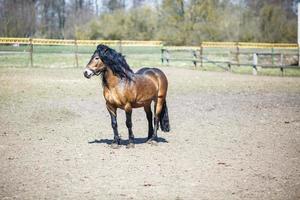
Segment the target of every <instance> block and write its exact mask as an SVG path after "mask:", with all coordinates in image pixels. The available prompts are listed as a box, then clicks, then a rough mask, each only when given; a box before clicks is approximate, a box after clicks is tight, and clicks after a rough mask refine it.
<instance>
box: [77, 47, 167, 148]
mask: <svg viewBox="0 0 300 200" xmlns="http://www.w3.org/2000/svg"><path fill="white" fill-rule="evenodd" d="M83 74H84V77H86V78H88V79H90V78H91V77H92V76H94V75H96V76H100V77H101V79H102V87H103V96H104V99H105V101H106V108H107V110H108V112H109V114H110V118H111V126H112V129H113V134H114V138H113V141H112V143H111V146H112V148H118V147H119V146H120V144H121V139H120V136H119V132H118V125H117V109H118V108H119V109H122V110H124V111H125V113H126V127H127V129H128V141H129V142H128V144H127V148H134V134H133V132H132V119H131V116H132V109H133V108H140V107H143V108H144V111H145V113H146V117H147V120H148V137H147V143H150V144H153V145H156V144H157V142H158V140H157V130H158V128H159V125H160V128H161V130H162V131H163V132H169V131H170V123H169V114H168V107H167V103H166V96H167V90H168V79H167V77H166V75H165V74H164V73H163V72H162V71H161V70H160V69H158V68H141V69H140V70H138V71H137V72H136V73H134V72H133V70H132V69H131V68H130V67H129V65H128V64H127V62H126V60H125V58H124V56H123V55H122V54H121V53H118V52H117V51H115V50H114V49H112V48H110V47H108V46H106V45H103V44H100V45H98V46H97V49H96V50H95V52H94V54H93V55H92V57H91V59H90V61H89V62H88V64H87V66H86V68H85V70H84V72H83ZM152 102H154V120H153V119H152V118H153V114H152V110H151V103H152ZM152 120H153V122H152ZM153 123H154V127H153Z"/></svg>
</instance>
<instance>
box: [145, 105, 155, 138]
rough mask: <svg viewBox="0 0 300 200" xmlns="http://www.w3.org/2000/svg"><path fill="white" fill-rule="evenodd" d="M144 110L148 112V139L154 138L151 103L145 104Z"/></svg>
mask: <svg viewBox="0 0 300 200" xmlns="http://www.w3.org/2000/svg"><path fill="white" fill-rule="evenodd" d="M144 110H145V112H146V116H147V120H148V140H149V139H151V138H152V135H153V123H152V111H151V105H149V106H145V107H144Z"/></svg>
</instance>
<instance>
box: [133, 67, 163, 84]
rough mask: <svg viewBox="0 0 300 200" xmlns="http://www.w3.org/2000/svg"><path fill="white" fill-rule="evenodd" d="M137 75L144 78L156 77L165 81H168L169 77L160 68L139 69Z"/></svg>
mask: <svg viewBox="0 0 300 200" xmlns="http://www.w3.org/2000/svg"><path fill="white" fill-rule="evenodd" d="M135 74H137V75H142V76H155V77H157V78H159V79H165V81H167V77H166V75H165V74H164V72H163V71H161V70H160V69H158V68H155V67H153V68H149V67H144V68H141V69H139V70H138V71H137V72H136V73H135Z"/></svg>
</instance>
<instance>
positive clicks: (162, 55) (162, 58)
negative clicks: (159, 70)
mask: <svg viewBox="0 0 300 200" xmlns="http://www.w3.org/2000/svg"><path fill="white" fill-rule="evenodd" d="M164 51H165V49H164V48H163V47H162V48H161V64H162V65H163V64H164Z"/></svg>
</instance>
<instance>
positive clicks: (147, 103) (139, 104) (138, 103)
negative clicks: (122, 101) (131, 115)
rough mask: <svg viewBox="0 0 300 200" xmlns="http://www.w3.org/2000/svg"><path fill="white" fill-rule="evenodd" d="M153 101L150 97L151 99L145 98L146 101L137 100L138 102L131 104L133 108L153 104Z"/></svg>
mask: <svg viewBox="0 0 300 200" xmlns="http://www.w3.org/2000/svg"><path fill="white" fill-rule="evenodd" d="M151 101H152V99H150V100H145V101H137V102H133V103H131V106H132V107H133V108H140V107H144V106H146V105H149V104H151Z"/></svg>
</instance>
